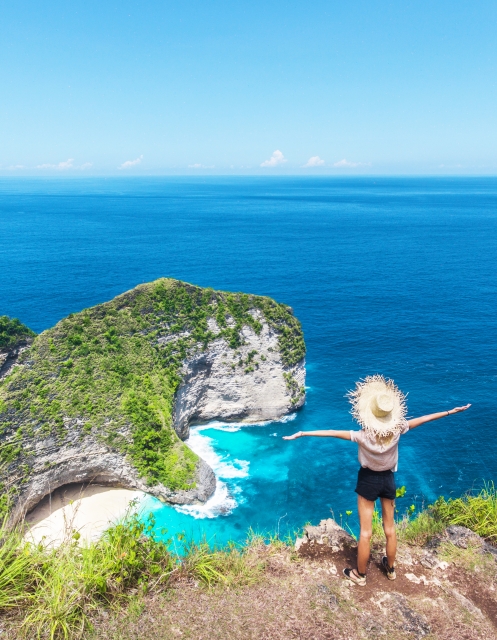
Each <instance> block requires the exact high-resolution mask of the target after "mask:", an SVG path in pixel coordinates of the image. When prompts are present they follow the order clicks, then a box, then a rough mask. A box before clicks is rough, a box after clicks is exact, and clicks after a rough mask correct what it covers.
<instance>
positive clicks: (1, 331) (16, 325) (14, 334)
mask: <svg viewBox="0 0 497 640" xmlns="http://www.w3.org/2000/svg"><path fill="white" fill-rule="evenodd" d="M35 335H36V334H35V332H34V331H31V329H29V328H28V327H26V325H24V324H22V322H20V321H19V320H18V319H17V318H9V316H0V351H2V350H4V349H9V348H10V347H13V346H15V345H16V344H17V343H18V342H20V341H21V340H25V339H26V338H32V337H33V336H35Z"/></svg>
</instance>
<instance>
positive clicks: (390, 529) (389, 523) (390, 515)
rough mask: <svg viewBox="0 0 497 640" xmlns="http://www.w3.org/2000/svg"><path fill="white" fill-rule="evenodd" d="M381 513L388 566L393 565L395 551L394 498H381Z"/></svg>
mask: <svg viewBox="0 0 497 640" xmlns="http://www.w3.org/2000/svg"><path fill="white" fill-rule="evenodd" d="M381 515H382V518H383V531H384V532H385V536H386V539H387V560H388V566H389V567H393V566H394V564H395V555H396V553H397V534H396V532H395V520H394V515H395V500H389V499H388V498H381Z"/></svg>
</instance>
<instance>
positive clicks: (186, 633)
mask: <svg viewBox="0 0 497 640" xmlns="http://www.w3.org/2000/svg"><path fill="white" fill-rule="evenodd" d="M259 553H260V554H261V559H263V560H264V562H265V564H266V569H265V571H264V573H263V574H262V577H261V578H260V580H258V582H257V583H256V584H254V585H252V586H248V587H238V588H229V589H228V588H226V587H215V588H211V589H207V588H206V587H203V586H201V585H198V584H195V582H193V581H191V580H190V581H188V580H179V581H177V582H176V583H175V584H174V585H172V588H170V589H168V590H167V591H164V592H162V593H158V594H151V595H148V596H146V597H145V598H143V599H137V600H136V602H135V603H133V605H132V606H131V607H130V608H129V609H128V610H127V612H126V613H124V612H121V613H116V614H111V615H108V614H104V615H102V616H101V617H99V618H98V620H96V621H95V623H96V624H95V634H94V635H92V636H89V637H96V638H98V639H103V638H105V639H106V640H111V639H112V640H118V639H119V640H128V639H129V640H131V639H133V640H138V639H139V640H166V639H167V640H169V639H171V640H172V639H177V638H185V639H186V638H192V639H195V640H207V639H209V640H214V639H220V640H221V639H223V640H231V639H233V640H235V639H237V640H238V639H242V640H244V639H247V640H252V639H254V640H255V639H257V640H273V639H275V640H276V639H278V640H279V639H281V640H283V639H293V638H295V639H297V638H298V639H299V640H335V639H336V640H338V639H343V640H355V639H356V638H388V639H389V640H395V639H401V638H406V639H407V638H409V639H420V638H427V639H428V640H431V639H437V640H438V639H439V640H456V639H457V640H476V639H479V640H480V639H481V640H483V639H484V640H493V639H497V595H496V575H497V571H496V567H497V563H496V562H495V560H494V559H493V558H492V557H486V558H484V557H483V556H481V555H479V556H478V557H475V558H473V559H472V558H470V557H469V555H468V552H465V555H464V554H463V557H462V558H460V559H459V560H458V559H457V558H456V561H452V562H450V563H448V564H447V566H446V564H445V563H442V565H441V566H438V567H433V568H430V567H429V566H425V565H429V564H430V558H431V561H432V560H433V556H432V555H431V556H429V557H428V560H426V557H425V556H426V553H427V552H426V550H423V549H419V548H412V547H407V546H404V547H401V548H400V551H399V560H398V566H397V576H398V577H397V580H395V581H389V580H388V579H387V578H386V575H385V574H384V572H383V570H382V569H381V568H380V561H381V555H382V554H381V553H375V554H373V556H372V559H371V563H370V567H369V570H368V582H367V585H366V587H358V586H356V585H352V584H351V583H350V582H349V581H347V580H346V579H345V578H344V577H343V575H342V569H343V568H344V567H345V566H354V555H355V552H354V551H353V550H351V551H348V552H347V551H344V552H338V553H331V552H330V551H329V549H327V548H324V547H319V546H317V547H316V548H313V549H309V550H307V551H305V552H302V553H301V554H300V555H298V556H297V555H296V554H295V553H293V552H292V551H291V550H290V549H274V548H271V547H267V548H266V549H261V551H260V552H259ZM456 555H457V554H456ZM423 563H424V564H423Z"/></svg>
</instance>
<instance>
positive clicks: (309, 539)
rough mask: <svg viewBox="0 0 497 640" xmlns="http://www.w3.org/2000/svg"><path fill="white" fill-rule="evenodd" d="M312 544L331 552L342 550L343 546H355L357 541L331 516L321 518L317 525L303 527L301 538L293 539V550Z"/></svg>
mask: <svg viewBox="0 0 497 640" xmlns="http://www.w3.org/2000/svg"><path fill="white" fill-rule="evenodd" d="M314 544H317V545H323V546H326V547H328V548H329V549H330V550H331V551H332V552H333V553H336V552H337V551H343V550H344V549H345V548H355V547H357V541H356V540H355V539H354V538H353V537H352V536H351V535H350V533H348V532H347V531H345V529H343V528H342V527H341V526H340V525H339V524H338V523H337V522H335V520H333V518H328V519H327V520H321V522H320V523H319V525H317V526H312V525H308V526H307V527H305V529H304V535H303V536H302V538H297V540H296V541H295V550H296V551H299V550H301V549H303V548H305V547H306V546H309V545H314Z"/></svg>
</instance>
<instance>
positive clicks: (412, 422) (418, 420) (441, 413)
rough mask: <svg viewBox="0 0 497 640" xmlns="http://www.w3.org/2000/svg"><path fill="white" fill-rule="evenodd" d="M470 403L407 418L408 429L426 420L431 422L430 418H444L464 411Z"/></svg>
mask: <svg viewBox="0 0 497 640" xmlns="http://www.w3.org/2000/svg"><path fill="white" fill-rule="evenodd" d="M470 406H471V405H470V404H467V405H465V406H464V407H454V409H450V410H449V411H439V412H438V413H430V414H428V415H426V416H421V417H419V418H413V419H412V420H408V421H407V424H408V425H409V429H415V428H416V427H419V426H420V425H422V424H425V423H426V422H431V421H432V420H439V419H440V418H446V417H447V416H451V415H452V414H454V413H460V412H461V411H466V409H469V407H470Z"/></svg>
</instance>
